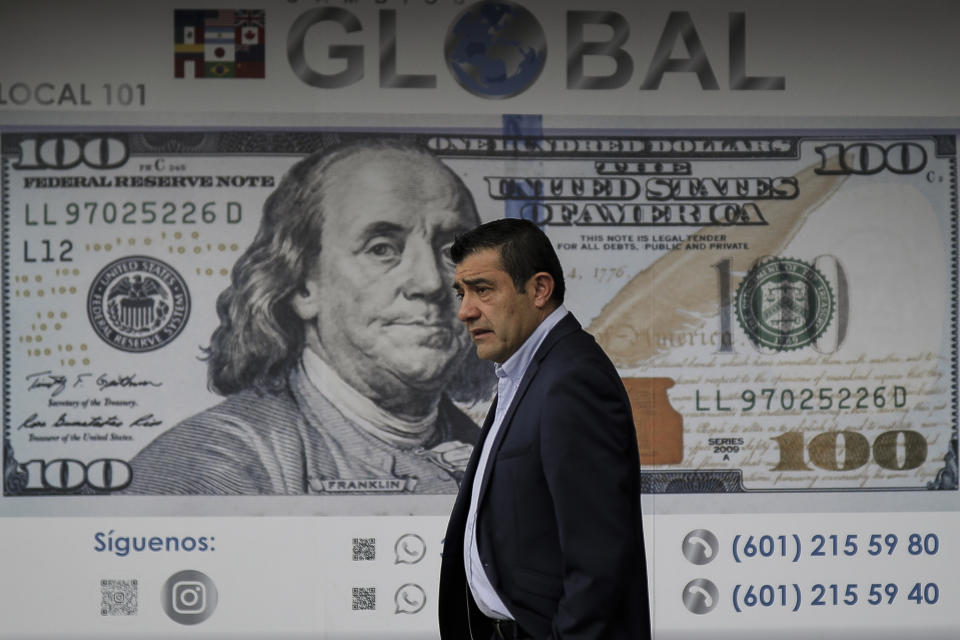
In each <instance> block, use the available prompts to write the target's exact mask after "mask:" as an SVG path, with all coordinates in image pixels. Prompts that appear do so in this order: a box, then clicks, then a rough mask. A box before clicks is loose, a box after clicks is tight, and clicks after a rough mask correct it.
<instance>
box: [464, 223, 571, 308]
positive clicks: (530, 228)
mask: <svg viewBox="0 0 960 640" xmlns="http://www.w3.org/2000/svg"><path fill="white" fill-rule="evenodd" d="M484 249H496V250H497V251H498V252H499V253H500V266H501V267H503V270H504V271H506V272H507V274H508V275H509V276H510V279H511V280H513V285H514V286H515V287H516V288H517V291H523V288H524V286H525V285H526V283H527V280H529V279H530V277H531V276H532V275H533V274H535V273H539V272H541V271H546V272H547V273H549V274H550V275H551V276H553V295H552V296H550V300H552V301H553V302H555V303H557V304H558V305H559V304H562V303H563V294H564V292H565V291H566V286H565V285H564V283H563V269H562V268H561V266H560V259H559V258H558V257H557V252H556V251H554V250H553V244H551V243H550V238H548V237H547V234H545V233H544V232H543V231H542V230H541V229H540V227H538V226H537V225H535V224H533V223H532V222H530V221H529V220H521V219H519V218H502V219H500V220H494V221H493V222H487V223H485V224H482V225H480V226H479V227H477V228H475V229H471V230H470V231H468V232H466V233H465V234H463V235H461V236H458V237H457V239H456V240H455V241H454V243H453V246H452V247H450V257H451V258H452V259H453V261H454V263H456V264H460V263H461V262H462V261H463V259H464V258H466V257H467V256H469V255H472V254H474V253H476V252H478V251H483V250H484Z"/></svg>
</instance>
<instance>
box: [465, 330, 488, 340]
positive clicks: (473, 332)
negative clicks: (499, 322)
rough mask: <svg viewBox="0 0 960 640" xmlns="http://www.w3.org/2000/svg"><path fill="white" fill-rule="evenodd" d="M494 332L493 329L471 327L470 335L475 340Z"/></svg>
mask: <svg viewBox="0 0 960 640" xmlns="http://www.w3.org/2000/svg"><path fill="white" fill-rule="evenodd" d="M492 334H493V331H491V330H490V329H470V336H471V337H472V338H473V339H474V340H479V339H481V338H484V337H486V336H488V335H492Z"/></svg>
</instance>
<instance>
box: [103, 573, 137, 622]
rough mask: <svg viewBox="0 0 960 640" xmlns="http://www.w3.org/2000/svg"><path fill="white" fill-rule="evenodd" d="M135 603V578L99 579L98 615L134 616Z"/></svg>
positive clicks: (135, 613)
mask: <svg viewBox="0 0 960 640" xmlns="http://www.w3.org/2000/svg"><path fill="white" fill-rule="evenodd" d="M137 604H138V600H137V581H136V580H108V579H106V578H104V579H103V580H101V581H100V615H102V616H135V615H137Z"/></svg>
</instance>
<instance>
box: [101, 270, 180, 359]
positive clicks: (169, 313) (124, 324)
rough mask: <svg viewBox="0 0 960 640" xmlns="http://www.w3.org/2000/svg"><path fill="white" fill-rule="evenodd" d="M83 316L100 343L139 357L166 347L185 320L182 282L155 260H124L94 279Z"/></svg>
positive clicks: (175, 273) (172, 271)
mask: <svg viewBox="0 0 960 640" xmlns="http://www.w3.org/2000/svg"><path fill="white" fill-rule="evenodd" d="M87 315H88V316H89V318H90V324H92V325H93V329H94V331H96V332H97V335H98V336H100V337H101V338H102V339H103V341H104V342H106V343H107V344H109V345H110V346H112V347H116V348H117V349H120V350H121V351H129V352H133V353H143V352H145V351H153V350H154V349H159V348H161V347H163V346H164V345H166V344H169V343H170V342H171V341H173V339H174V338H176V337H177V336H178V335H180V332H181V331H183V327H184V326H186V324H187V319H188V318H189V317H190V292H189V291H188V290H187V283H186V282H185V281H184V280H183V278H182V277H181V276H180V274H179V273H177V272H176V271H175V270H174V269H173V267H171V266H170V265H168V264H166V263H165V262H161V261H160V260H157V259H156V258H149V257H147V256H128V257H126V258H121V259H119V260H115V261H114V262H111V263H110V264H108V265H107V266H105V267H104V268H103V269H101V270H100V273H98V274H97V277H96V278H95V279H94V281H93V284H92V285H90V292H89V293H88V294H87Z"/></svg>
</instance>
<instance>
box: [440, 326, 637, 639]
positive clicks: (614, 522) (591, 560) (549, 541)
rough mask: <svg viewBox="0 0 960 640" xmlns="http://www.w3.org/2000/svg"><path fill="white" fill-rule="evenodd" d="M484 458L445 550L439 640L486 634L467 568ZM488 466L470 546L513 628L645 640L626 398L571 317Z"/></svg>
mask: <svg viewBox="0 0 960 640" xmlns="http://www.w3.org/2000/svg"><path fill="white" fill-rule="evenodd" d="M495 406H496V400H494V407H495ZM494 407H491V408H490V411H489V412H488V414H487V418H486V420H485V422H484V425H483V431H482V433H481V442H482V440H483V439H484V438H486V436H487V434H488V433H489V431H490V426H491V424H492V423H493V416H494ZM480 450H481V445H480V444H479V443H478V444H477V446H476V447H475V448H474V451H473V455H472V457H471V458H470V461H469V463H468V464H467V469H466V472H465V475H464V479H463V483H462V484H461V486H460V493H459V495H458V496H457V500H456V503H455V504H454V508H453V512H452V514H451V516H450V522H449V525H448V527H447V535H446V538H445V542H444V553H443V559H442V564H441V571H440V594H439V609H440V612H439V615H440V636H441V638H443V640H470V639H471V638H473V639H474V640H488V639H489V638H490V635H491V632H492V629H491V627H490V624H489V622H488V621H487V619H486V618H485V616H483V615H482V614H481V613H480V611H479V609H478V608H477V606H476V603H475V602H474V600H473V597H472V595H471V593H470V590H469V587H467V584H466V574H465V571H464V566H463V538H464V529H465V524H466V519H467V511H468V510H469V507H470V494H471V490H472V486H473V481H474V478H475V477H476V474H477V464H478V458H479V456H480ZM487 464H488V466H487V471H486V474H485V475H484V476H483V477H484V484H483V486H482V487H481V489H480V502H479V510H478V516H477V545H478V549H479V553H480V559H481V561H482V562H483V565H484V568H485V569H486V572H487V576H488V577H489V578H490V583H491V584H492V585H493V587H494V588H495V589H496V591H497V593H498V594H499V596H500V597H501V599H502V600H503V602H504V604H505V605H506V606H507V608H508V609H509V610H510V612H511V613H512V614H513V616H514V618H515V619H516V621H517V623H518V624H519V625H520V626H521V627H523V628H524V629H525V630H527V631H528V632H529V633H531V634H532V635H533V637H534V638H536V639H537V640H540V639H541V638H545V639H546V638H549V639H551V640H561V639H563V640H574V639H576V640H643V639H645V638H649V637H650V617H649V604H648V599H649V598H648V593H647V576H646V565H645V560H644V549H643V525H642V521H641V518H640V455H639V452H638V450H637V440H636V433H635V431H634V426H633V416H632V413H631V410H630V401H629V399H628V398H627V393H626V391H625V389H624V388H623V383H622V382H621V380H620V376H619V374H618V373H617V371H616V369H615V368H614V366H613V363H611V362H610V360H609V358H607V356H606V354H604V353H603V350H602V349H600V347H599V345H597V343H596V341H595V340H594V339H593V337H592V336H591V335H590V334H588V333H586V332H585V331H583V329H581V327H580V324H579V323H578V322H577V321H576V319H575V318H574V317H573V316H572V315H570V314H568V315H567V316H566V317H565V318H563V319H562V320H561V321H560V323H559V324H557V326H556V327H554V328H553V330H551V331H550V333H549V334H548V335H547V337H546V339H545V340H544V341H543V344H541V345H540V348H539V349H538V350H537V352H536V354H535V355H534V358H533V361H532V362H531V363H530V367H529V368H528V369H527V371H526V373H525V375H524V377H523V379H522V380H521V382H520V386H519V388H518V389H517V393H516V395H515V396H514V399H513V403H512V404H511V405H510V407H509V408H508V409H507V413H506V415H505V417H504V422H503V425H502V426H501V428H500V430H499V432H498V434H497V438H496V440H495V441H494V443H493V448H492V450H491V454H490V457H489V458H488V463H487Z"/></svg>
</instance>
